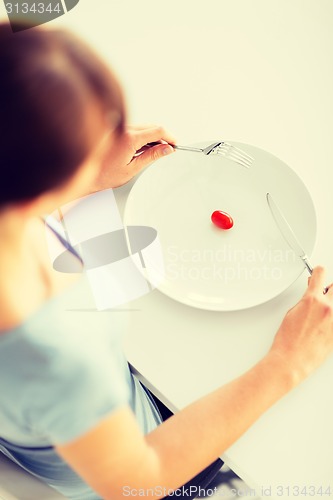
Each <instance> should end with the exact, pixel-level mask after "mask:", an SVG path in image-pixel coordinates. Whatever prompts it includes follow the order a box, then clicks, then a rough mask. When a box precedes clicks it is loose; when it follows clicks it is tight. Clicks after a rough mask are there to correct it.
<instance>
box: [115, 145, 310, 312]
mask: <svg viewBox="0 0 333 500" xmlns="http://www.w3.org/2000/svg"><path fill="white" fill-rule="evenodd" d="M208 144H209V143H204V144H199V145H198V146H200V147H204V146H207V145H208ZM232 144H234V145H237V146H238V147H240V148H242V149H243V150H244V151H246V152H247V153H249V154H250V155H251V156H252V157H253V158H254V162H253V164H252V166H251V167H250V168H249V169H246V168H244V167H242V166H240V165H238V164H237V163H234V162H232V161H230V160H227V159H225V158H224V157H222V156H205V155H204V154H200V153H192V152H185V151H177V152H176V153H174V154H172V155H170V156H168V157H166V158H163V159H162V160H159V161H158V162H157V163H155V164H153V165H152V166H150V167H149V168H148V169H147V170H146V171H145V172H144V173H143V174H141V176H140V177H139V178H138V179H137V181H136V183H135V184H134V186H133V188H132V190H131V192H130V194H129V197H128V200H127V205H126V210H125V220H124V222H125V224H126V225H141V226H151V227H153V228H154V229H156V230H157V234H158V237H159V240H160V244H161V247H162V257H163V258H162V259H160V258H156V262H154V259H151V260H150V263H149V267H150V270H151V269H153V270H154V271H155V277H156V276H159V277H160V279H159V280H158V281H159V282H158V284H157V285H156V279H155V283H154V284H155V285H156V286H157V288H159V290H160V291H161V292H163V293H165V294H166V295H168V296H169V297H172V298H173V299H175V300H177V301H179V302H182V303H184V304H188V305H190V306H193V307H198V308H202V309H208V310H216V311H235V310H240V309H246V308H248V307H253V306H256V305H258V304H262V303H263V302H266V301H268V300H270V299H272V298H273V297H276V296H277V295H279V294H280V293H281V292H283V291H284V290H286V288H288V287H289V286H290V285H291V284H292V283H293V282H294V281H295V280H296V279H297V278H298V277H299V276H300V274H302V272H303V270H304V265H303V263H302V262H301V260H300V259H299V258H298V257H297V256H296V255H295V253H294V252H293V250H292V249H291V248H290V247H289V246H288V244H287V243H286V242H285V240H284V238H283V237H282V236H281V233H280V231H279V229H278V228H277V226H276V224H275V221H274V219H273V217H272V215H271V212H270V210H269V207H268V204H267V201H266V193H267V192H270V193H271V195H272V196H273V198H274V200H275V202H276V204H277V205H278V206H279V208H280V209H281V210H282V212H283V213H284V215H285V217H286V218H287V220H288V222H289V224H290V225H291V227H292V228H293V229H294V231H295V233H296V235H297V238H298V239H299V241H300V242H301V244H302V245H303V247H304V248H305V250H306V252H307V253H308V255H310V254H311V252H312V250H313V247H314V243H315V237H316V216H315V210H314V206H313V203H312V200H311V197H310V195H309V192H308V191H307V189H306V187H305V185H304V184H303V182H302V181H301V179H300V178H299V177H298V176H297V175H296V174H295V172H294V171H293V170H292V169H291V168H290V167H288V165H286V164H285V163H284V162H283V161H281V160H279V159H278V158H276V157H275V156H273V155H272V154H270V153H268V152H266V151H263V150H261V149H259V148H256V147H254V146H250V145H247V144H241V143H235V142H233V143H232ZM215 210H222V211H224V212H227V213H228V214H230V215H231V216H232V218H233V220H234V226H233V228H231V229H230V230H227V231H225V230H222V229H219V228H217V227H216V226H214V225H213V224H212V222H211V219H210V217H211V214H212V212H214V211H215ZM161 276H163V278H162V279H161ZM152 281H154V279H152Z"/></svg>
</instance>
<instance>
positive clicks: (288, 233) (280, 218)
mask: <svg viewBox="0 0 333 500" xmlns="http://www.w3.org/2000/svg"><path fill="white" fill-rule="evenodd" d="M266 199H267V203H268V206H269V208H270V211H271V213H272V216H273V218H274V220H275V223H276V225H277V227H278V228H279V230H280V233H281V234H282V236H283V238H284V239H285V240H286V242H287V243H288V245H289V246H290V248H291V249H292V250H294V252H295V254H296V255H297V256H298V257H299V258H300V259H301V260H302V262H303V263H304V265H305V267H306V269H307V270H308V271H309V274H312V271H313V267H312V265H311V264H310V262H309V258H308V256H307V255H306V252H305V250H304V249H303V247H302V245H301V244H300V242H299V241H298V239H297V237H296V235H295V233H294V231H293V230H292V228H291V227H290V224H289V223H288V221H287V219H286V218H285V216H284V215H283V213H282V212H281V210H280V208H279V207H278V206H277V204H276V203H275V201H274V200H273V198H272V195H271V194H270V193H267V194H266Z"/></svg>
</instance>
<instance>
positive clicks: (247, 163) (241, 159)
mask: <svg viewBox="0 0 333 500" xmlns="http://www.w3.org/2000/svg"><path fill="white" fill-rule="evenodd" d="M216 154H218V155H221V156H224V157H225V158H227V159H229V160H232V161H234V162H236V163H239V164H240V165H242V166H243V167H246V168H250V166H251V165H252V162H250V161H249V160H246V159H245V158H244V157H242V156H240V155H236V154H234V153H230V152H225V151H218V152H217V153H216Z"/></svg>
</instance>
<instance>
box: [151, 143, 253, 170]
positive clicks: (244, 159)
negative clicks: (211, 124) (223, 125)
mask: <svg viewBox="0 0 333 500" xmlns="http://www.w3.org/2000/svg"><path fill="white" fill-rule="evenodd" d="M158 144H161V142H149V143H148V144H147V146H148V147H152V146H157V145H158ZM170 146H172V147H173V148H175V149H179V150H181V151H194V152H196V153H203V154H205V155H210V154H213V155H221V156H224V157H225V158H228V159H229V160H232V161H234V162H236V163H239V164H240V165H242V166H243V167H245V168H250V166H251V165H252V162H253V158H252V156H250V155H248V154H247V153H245V152H244V151H243V150H242V149H240V148H238V147H237V146H233V145H232V144H229V143H228V142H224V141H219V142H213V143H212V144H210V145H209V146H207V147H206V148H195V147H192V146H180V145H177V144H170Z"/></svg>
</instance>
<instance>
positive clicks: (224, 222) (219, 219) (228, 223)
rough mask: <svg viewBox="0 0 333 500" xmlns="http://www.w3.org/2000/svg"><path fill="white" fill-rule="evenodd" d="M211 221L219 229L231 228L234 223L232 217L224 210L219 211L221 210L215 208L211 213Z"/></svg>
mask: <svg viewBox="0 0 333 500" xmlns="http://www.w3.org/2000/svg"><path fill="white" fill-rule="evenodd" d="M211 219H212V223H213V224H215V226H217V227H220V228H221V229H231V228H232V226H233V225H234V221H233V220H232V217H231V216H230V215H229V214H227V213H226V212H221V210H215V212H213V213H212V215H211Z"/></svg>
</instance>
